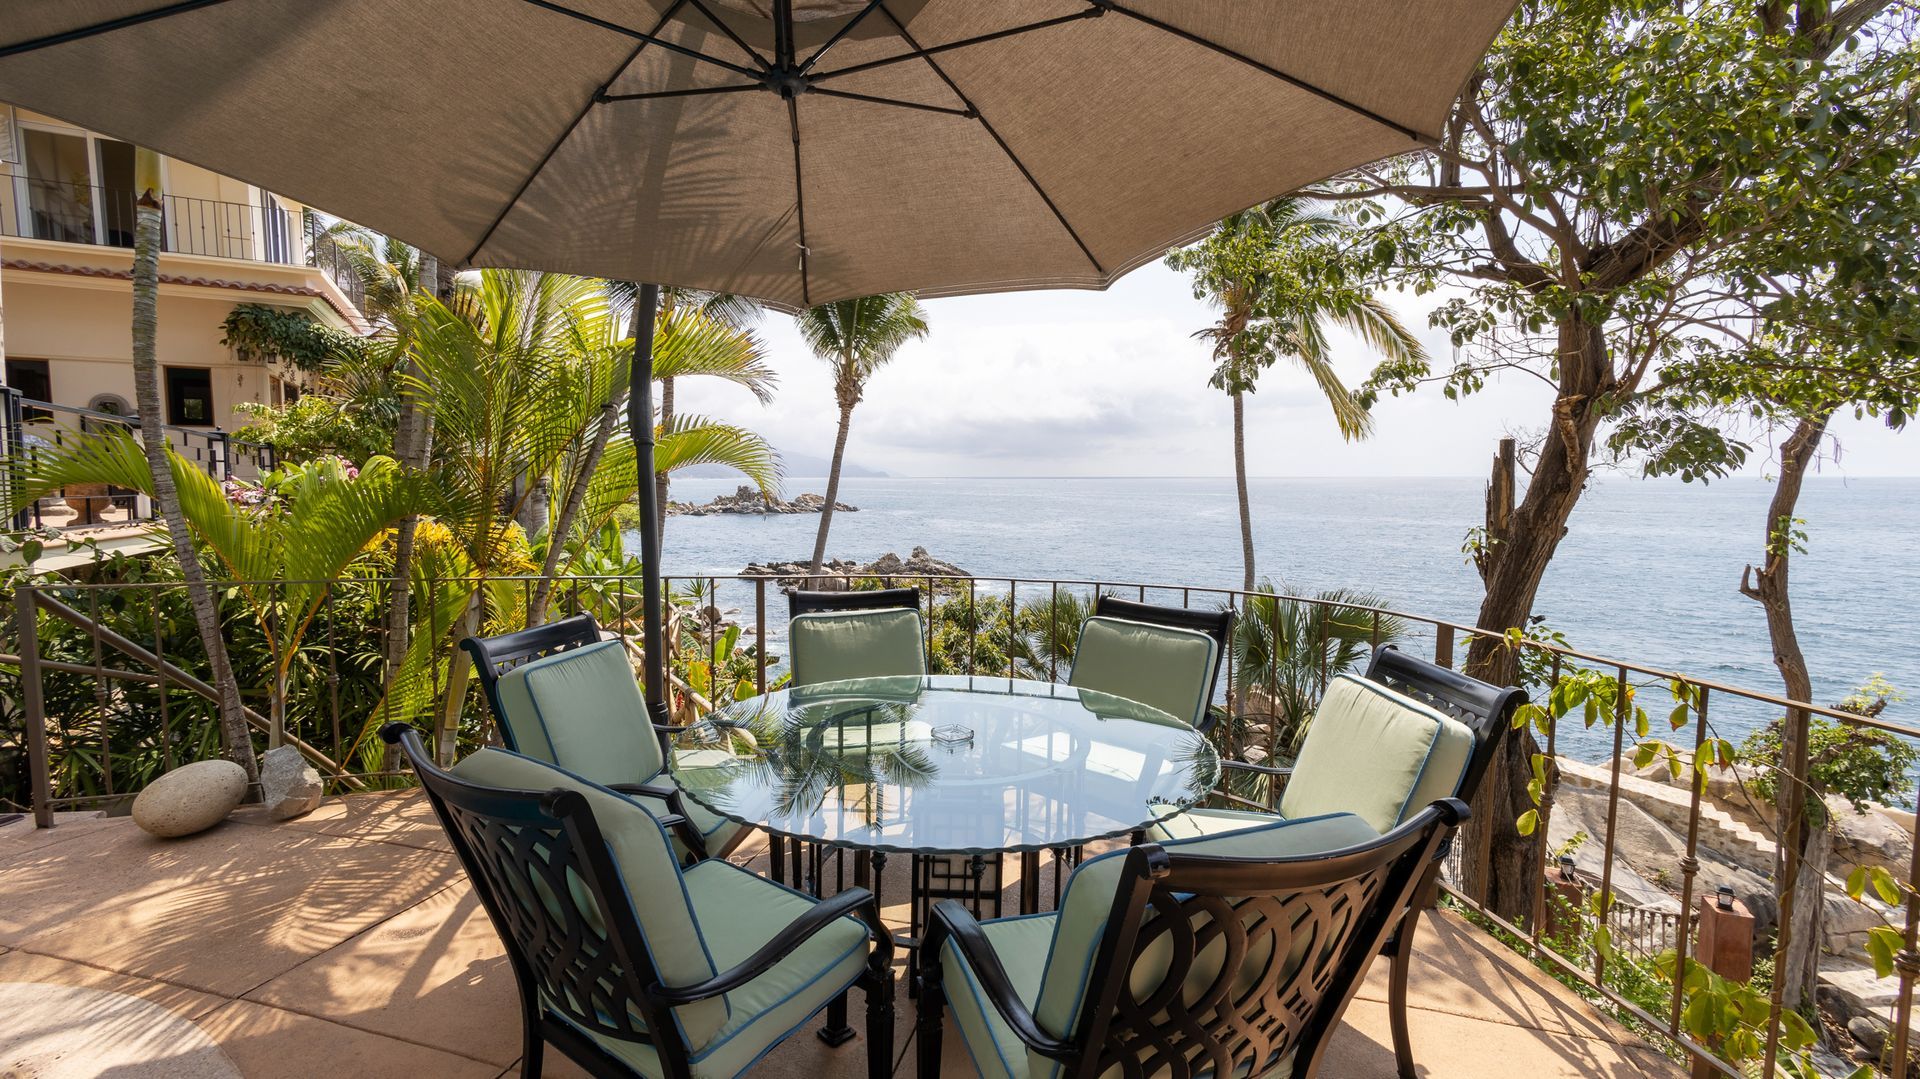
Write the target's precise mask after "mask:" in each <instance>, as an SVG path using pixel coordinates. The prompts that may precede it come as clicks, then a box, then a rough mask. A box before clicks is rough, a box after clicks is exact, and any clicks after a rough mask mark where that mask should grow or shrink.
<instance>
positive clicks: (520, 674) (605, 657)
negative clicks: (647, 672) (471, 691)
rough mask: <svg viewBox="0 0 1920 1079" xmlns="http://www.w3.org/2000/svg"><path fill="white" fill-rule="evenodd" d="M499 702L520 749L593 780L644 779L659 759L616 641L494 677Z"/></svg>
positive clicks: (636, 685) (636, 684)
mask: <svg viewBox="0 0 1920 1079" xmlns="http://www.w3.org/2000/svg"><path fill="white" fill-rule="evenodd" d="M499 694H500V706H501V709H502V711H503V714H504V717H505V719H506V722H507V725H508V726H509V727H511V728H512V729H513V744H514V747H515V748H516V749H517V750H518V751H519V752H521V753H524V754H526V755H527V756H529V757H534V758H537V759H539V760H543V761H548V762H550V763H552V764H557V765H559V766H560V767H562V768H565V769H566V770H568V771H570V772H573V773H575V774H577V775H579V776H581V777H582V778H584V779H587V780H589V781H591V782H594V783H601V784H612V783H644V782H646V781H647V780H649V779H652V778H653V777H654V776H656V775H658V774H660V770H661V768H663V767H665V762H664V760H663V759H662V758H661V754H660V739H659V737H658V736H657V735H656V734H654V731H653V724H652V723H651V722H649V721H648V719H647V704H646V699H645V697H644V696H642V694H641V692H640V683H639V682H637V681H635V680H634V677H633V667H632V665H631V664H629V663H628V662H627V653H626V648H625V646H624V645H622V644H621V642H619V641H601V642H599V643H598V644H590V645H587V646H585V647H583V648H575V649H572V650H569V651H566V652H559V653H555V654H554V655H551V656H544V657H542V658H540V659H536V660H534V661H533V662H531V663H528V664H526V665H524V666H521V667H516V668H514V669H513V670H511V671H508V672H507V673H506V674H504V675H502V676H501V678H500V685H499Z"/></svg>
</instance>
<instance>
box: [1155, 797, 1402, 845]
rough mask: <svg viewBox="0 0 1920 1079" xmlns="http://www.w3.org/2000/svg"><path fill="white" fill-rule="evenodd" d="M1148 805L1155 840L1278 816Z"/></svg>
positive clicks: (1196, 835)
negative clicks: (1153, 817) (1152, 820)
mask: <svg viewBox="0 0 1920 1079" xmlns="http://www.w3.org/2000/svg"><path fill="white" fill-rule="evenodd" d="M1148 808H1150V809H1152V810H1153V811H1154V812H1155V813H1156V814H1158V815H1159V817H1160V819H1159V820H1157V821H1155V822H1154V823H1152V824H1150V825H1148V826H1147V836H1148V838H1150V839H1152V840H1153V841H1154V842H1155V843H1166V842H1170V841H1172V840H1176V839H1204V838H1206V837H1207V836H1210V835H1225V834H1227V833H1228V832H1239V831H1244V830H1246V829H1248V828H1262V827H1265V826H1266V825H1269V824H1272V823H1273V822H1274V821H1276V820H1279V819H1280V817H1279V816H1278V815H1277V814H1273V813H1263V812H1261V811H1260V810H1257V809H1194V810H1189V811H1187V812H1185V813H1182V812H1181V811H1180V807H1179V806H1172V805H1167V804H1165V803H1160V802H1156V803H1154V804H1153V805H1151V806H1150V807H1148ZM1378 834H1379V833H1377V832H1376V833H1375V835H1378Z"/></svg>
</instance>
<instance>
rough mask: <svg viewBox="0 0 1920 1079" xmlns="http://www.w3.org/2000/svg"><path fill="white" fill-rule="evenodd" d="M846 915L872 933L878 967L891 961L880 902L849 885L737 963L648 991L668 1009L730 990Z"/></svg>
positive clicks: (889, 935)
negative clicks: (696, 980) (698, 980)
mask: <svg viewBox="0 0 1920 1079" xmlns="http://www.w3.org/2000/svg"><path fill="white" fill-rule="evenodd" d="M848 915H854V916H857V917H858V918H859V919H860V920H861V921H862V922H865V923H866V925H867V932H868V933H870V934H872V935H873V939H874V945H875V953H876V954H875V955H874V957H872V959H871V960H870V962H874V963H877V964H879V965H881V966H885V965H888V964H891V963H892V962H893V933H892V932H891V931H890V930H888V929H887V927H886V925H885V923H883V922H881V921H880V904H879V903H878V902H877V901H875V899H874V898H873V893H872V892H870V891H868V890H866V889H865V888H848V889H847V890H846V891H844V892H841V893H840V894H839V895H836V896H834V897H833V898H832V899H828V900H823V901H822V902H820V903H816V904H815V905H814V907H813V909H812V910H809V911H807V912H806V913H805V914H803V915H801V916H800V917H798V918H796V919H794V920H793V922H792V923H790V924H789V925H788V926H787V927H786V928H785V929H782V930H781V931H780V932H779V934H778V935H776V936H775V937H774V938H773V939H772V940H770V941H768V942H767V943H766V944H765V945H763V946H762V947H761V948H760V950H759V951H757V952H755V953H753V954H752V955H750V956H748V957H747V958H746V959H745V960H742V961H741V962H740V963H739V964H737V965H735V966H733V967H731V968H729V969H727V970H723V971H721V972H720V973H719V974H716V975H714V976H713V977H711V978H709V979H707V980H706V981H704V982H701V983H699V984H698V985H686V986H666V985H659V984H655V985H653V986H652V987H650V988H649V989H648V990H647V994H648V995H649V996H651V997H652V998H653V999H654V1000H655V1001H658V1002H659V1003H661V1004H663V1005H665V1006H667V1007H669V1008H675V1007H679V1006H680V1005H683V1004H692V1003H695V1002H696V1001H702V1000H707V999H709V998H711V997H717V996H719V995H720V994H722V993H730V992H732V991H733V990H735V989H738V988H740V987H741V986H743V985H745V984H747V983H748V982H750V981H752V980H754V979H755V978H758V977H759V976H760V975H762V974H765V973H766V972H767V971H769V970H771V969H772V968H773V965H774V964H775V963H778V962H780V960H782V959H785V958H786V957H787V956H789V955H791V954H793V950H794V949H795V948H798V947H800V945H802V944H805V943H806V942H807V940H808V939H809V938H810V937H812V936H813V935H814V934H815V933H818V932H820V931H821V930H822V929H825V928H826V927H827V926H829V925H832V924H833V923H834V922H837V921H839V920H840V919H842V918H845V917H847V916H848Z"/></svg>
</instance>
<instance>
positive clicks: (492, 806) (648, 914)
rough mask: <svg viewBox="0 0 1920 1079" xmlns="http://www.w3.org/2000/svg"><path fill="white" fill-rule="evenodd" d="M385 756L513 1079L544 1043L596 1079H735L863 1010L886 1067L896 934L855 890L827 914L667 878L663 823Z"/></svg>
mask: <svg viewBox="0 0 1920 1079" xmlns="http://www.w3.org/2000/svg"><path fill="white" fill-rule="evenodd" d="M381 736H382V737H383V738H385V739H386V740H387V742H389V743H390V744H391V743H397V744H399V745H400V746H401V747H402V748H403V749H404V750H405V752H406V754H407V757H408V758H409V760H410V761H411V762H412V764H413V770H414V773H415V774H416V775H418V776H419V778H420V783H421V785H422V786H423V787H425V788H426V791H427V798H428V801H429V802H431V803H432V805H433V809H434V812H435V813H436V814H438V815H439V817H440V823H441V824H442V825H443V826H444V827H445V828H446V831H447V836H448V838H449V839H450V840H451V841H452V843H453V849H454V852H455V853H456V854H457V855H458V856H459V858H460V861H461V864H462V865H463V866H464V867H465V868H466V871H467V876H468V878H469V879H470V880H471V881H472V884H473V889H474V892H475V894H476V895H478V896H479V898H480V902H481V905H482V906H483V907H485V908H486V911H487V916H488V917H489V918H490V919H492V921H493V926H494V929H495V931H497V932H498V933H499V934H500V939H501V941H502V942H503V943H504V944H505V945H506V949H507V958H508V960H509V962H510V963H511V965H512V967H513V973H514V978H515V980H516V981H517V982H518V983H519V987H520V1004H521V1015H522V1020H523V1022H524V1024H525V1035H524V1039H525V1040H524V1045H523V1049H522V1057H521V1063H520V1074H521V1075H522V1076H523V1077H526V1079H537V1077H538V1076H539V1075H540V1072H541V1063H542V1057H543V1055H544V1053H545V1047H546V1045H547V1044H549V1043H551V1044H552V1045H553V1046H554V1047H555V1048H557V1049H559V1050H560V1051H561V1052H563V1053H565V1054H566V1055H567V1056H568V1057H570V1058H572V1059H573V1060H574V1061H575V1062H576V1063H578V1064H579V1065H580V1066H581V1067H582V1068H584V1069H586V1070H587V1072H589V1073H590V1074H593V1075H596V1076H632V1075H640V1076H646V1077H647V1079H732V1077H733V1076H737V1075H739V1074H741V1073H742V1072H744V1071H746V1070H747V1069H749V1068H751V1067H752V1066H753V1064H754V1063H755V1062H756V1061H758V1060H759V1058H760V1057H761V1056H762V1055H764V1054H765V1053H767V1052H768V1051H770V1050H771V1049H773V1048H774V1047H775V1046H776V1045H779V1044H780V1043H781V1042H782V1041H784V1040H785V1039H786V1038H787V1037H789V1036H790V1035H792V1034H793V1033H794V1032H795V1031H796V1030H798V1029H800V1027H802V1026H804V1025H805V1024H806V1023H808V1022H809V1021H810V1020H811V1019H812V1018H813V1017H814V1016H815V1015H816V1014H818V1013H819V1012H821V1011H822V1010H825V1011H826V1012H827V1025H826V1029H825V1030H822V1031H821V1032H820V1036H821V1039H822V1040H823V1041H826V1042H827V1043H828V1044H831V1045H841V1044H844V1043H845V1042H846V1041H848V1040H850V1039H851V1038H852V1037H853V1033H854V1032H853V1030H852V1028H851V1027H849V1026H848V1024H847V996H846V994H847V990H848V989H849V988H851V987H852V986H853V985H855V984H856V983H857V984H859V985H860V986H861V988H862V989H863V990H864V991H865V993H866V998H867V1039H868V1040H867V1074H868V1076H869V1077H870V1079H886V1076H888V1074H889V1073H890V1071H891V1066H892V1062H893V979H894V975H893V968H892V961H893V937H892V935H891V934H890V933H889V932H888V930H887V928H886V926H885V925H884V924H883V923H882V922H881V920H880V909H879V906H878V904H877V903H875V902H874V899H873V896H872V895H871V894H870V893H868V892H866V891H865V890H861V889H851V890H848V891H845V892H842V893H840V894H839V895H838V896H835V897H834V898H833V899H831V900H828V901H826V902H819V901H816V900H814V899H813V898H811V897H809V896H804V895H801V894H800V893H798V892H795V891H792V890H791V889H788V888H783V887H781V886H780V885H777V884H774V883H772V882H770V881H767V880H766V879H764V878H762V877H758V876H755V875H754V874H752V873H749V872H747V871H745V870H743V869H740V868H739V867H737V866H734V865H731V864H729V863H728V862H726V861H723V860H721V859H717V858H702V859H699V860H697V861H695V862H694V863H693V864H692V865H689V866H686V867H684V868H683V867H682V866H681V865H680V862H679V859H677V858H676V857H674V853H673V847H672V844H671V843H670V842H669V841H668V838H667V832H666V828H665V825H666V824H667V823H668V822H667V821H666V819H664V818H661V817H656V816H655V815H654V814H652V813H651V812H649V811H648V810H647V808H646V807H645V806H644V805H642V804H641V803H640V802H638V801H635V800H632V799H629V798H626V797H624V796H622V795H621V794H619V793H617V792H615V791H613V790H610V789H608V788H606V787H602V786H600V785H598V784H595V783H592V782H589V781H588V780H586V779H583V778H581V777H580V776H577V775H574V774H573V773H571V772H567V771H564V770H562V769H560V768H556V767H555V766H553V765H551V764H548V763H546V762H544V761H538V760H535V759H533V758H532V757H526V756H522V755H520V754H517V753H513V752H510V751H507V750H500V749H491V748H489V749H482V750H480V751H479V752H477V753H474V754H472V755H470V756H469V757H467V758H466V759H465V760H463V761H461V762H460V763H459V764H457V765H455V766H454V768H453V770H452V771H450V772H448V771H442V770H441V769H439V768H438V767H436V766H435V765H434V764H433V761H432V759H431V757H430V756H429V755H428V753H427V752H426V750H425V748H424V747H423V746H422V745H421V742H420V736H419V733H418V732H417V731H415V730H414V729H413V728H412V727H411V726H409V725H407V724H404V723H390V724H388V725H387V726H386V727H385V728H383V729H382V731H381Z"/></svg>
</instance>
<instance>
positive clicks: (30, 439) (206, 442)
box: [0, 386, 273, 529]
mask: <svg viewBox="0 0 1920 1079" xmlns="http://www.w3.org/2000/svg"><path fill="white" fill-rule="evenodd" d="M139 427H140V419H139V417H137V416H116V415H114V414H112V413H109V412H96V411H94V410H93V409H87V408H75V407H73V406H71V405H56V404H54V403H52V402H50V401H36V400H33V399H32V398H28V397H23V396H22V395H21V394H20V391H19V390H16V389H14V388H13V387H11V386H0V483H7V482H11V475H12V470H11V468H10V467H8V466H9V465H11V464H12V463H13V462H16V461H17V462H21V463H22V464H23V465H24V464H25V463H27V462H30V461H31V460H32V458H33V455H34V454H36V453H41V452H45V451H47V450H51V449H57V448H60V447H63V446H66V445H67V444H68V443H70V442H71V441H72V440H73V439H75V438H77V437H80V436H83V435H98V434H100V433H101V432H103V431H112V430H123V431H135V430H138V428H139ZM161 430H163V431H165V432H166V437H167V442H168V443H169V444H170V445H172V447H173V450H174V452H175V453H177V454H179V455H180V456H181V457H182V458H184V459H186V460H187V461H190V462H192V463H193V464H195V465H197V466H199V468H200V469H201V470H202V471H204V472H205V473H206V474H207V475H209V476H212V477H213V478H214V479H217V480H221V481H225V480H231V479H239V480H246V481H255V480H258V479H259V478H260V477H261V476H264V475H266V474H267V473H268V472H271V471H273V447H271V446H266V445H262V444H260V443H256V442H248V441H245V440H243V439H237V438H234V437H233V436H232V435H230V434H228V433H227V432H225V431H222V430H219V429H217V428H215V429H208V428H202V427H177V426H174V425H173V424H162V425H161ZM152 519H153V507H152V506H151V505H150V504H149V502H148V500H147V499H145V498H142V497H140V496H139V495H137V494H135V493H134V492H132V491H127V490H122V489H121V488H118V487H110V486H108V485H106V484H99V485H88V486H86V487H84V488H82V487H68V488H65V489H63V490H62V491H61V492H60V493H59V494H58V495H54V496H49V497H47V498H41V499H37V500H35V501H34V502H33V504H32V505H30V506H28V507H27V508H26V509H24V510H22V511H21V512H20V514H19V515H18V516H17V517H15V518H14V520H13V522H12V527H14V528H16V529H21V528H36V529H38V528H91V527H98V526H102V525H114V524H134V523H137V522H141V521H148V520H152Z"/></svg>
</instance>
